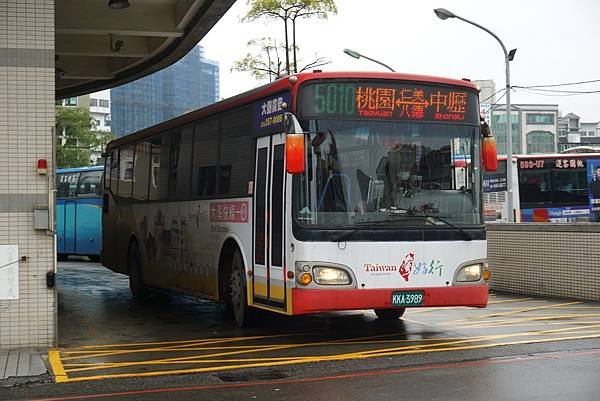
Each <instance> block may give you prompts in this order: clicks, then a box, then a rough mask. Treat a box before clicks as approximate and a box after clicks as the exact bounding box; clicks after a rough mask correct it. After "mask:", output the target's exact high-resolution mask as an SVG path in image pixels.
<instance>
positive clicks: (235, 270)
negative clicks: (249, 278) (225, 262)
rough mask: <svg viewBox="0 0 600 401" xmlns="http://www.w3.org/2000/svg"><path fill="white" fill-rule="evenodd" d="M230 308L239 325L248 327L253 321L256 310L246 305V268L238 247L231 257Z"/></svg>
mask: <svg viewBox="0 0 600 401" xmlns="http://www.w3.org/2000/svg"><path fill="white" fill-rule="evenodd" d="M230 282H231V309H232V312H233V317H234V319H235V322H236V323H237V325H238V326H239V327H248V326H250V325H252V323H253V322H254V318H255V314H256V311H254V310H253V308H251V307H250V306H248V294H247V289H246V288H247V287H246V269H245V268H244V262H243V260H242V254H241V253H240V251H239V250H238V249H236V250H235V251H234V253H233V257H232V258H231V280H230Z"/></svg>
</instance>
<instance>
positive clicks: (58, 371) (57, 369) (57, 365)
mask: <svg viewBox="0 0 600 401" xmlns="http://www.w3.org/2000/svg"><path fill="white" fill-rule="evenodd" d="M48 361H49V362H50V367H51V368H52V374H53V375H54V381H55V382H56V383H64V382H67V381H69V377H68V376H67V373H66V372H65V369H64V367H63V364H62V362H61V360H60V351H59V350H58V349H54V348H53V349H50V350H49V351H48Z"/></svg>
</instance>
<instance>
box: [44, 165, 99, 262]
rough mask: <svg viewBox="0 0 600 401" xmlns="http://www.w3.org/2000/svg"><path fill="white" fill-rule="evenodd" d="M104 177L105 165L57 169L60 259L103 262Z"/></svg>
mask: <svg viewBox="0 0 600 401" xmlns="http://www.w3.org/2000/svg"><path fill="white" fill-rule="evenodd" d="M102 174H103V167H102V166H95V167H78V168H65V169H58V170H56V188H57V193H56V236H57V245H56V246H57V250H56V251H57V254H58V260H65V259H66V258H67V257H68V256H69V255H86V256H88V257H89V258H90V259H91V260H93V261H99V260H100V251H101V249H102Z"/></svg>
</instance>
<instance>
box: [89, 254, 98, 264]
mask: <svg viewBox="0 0 600 401" xmlns="http://www.w3.org/2000/svg"><path fill="white" fill-rule="evenodd" d="M88 258H89V259H90V262H94V263H100V255H88Z"/></svg>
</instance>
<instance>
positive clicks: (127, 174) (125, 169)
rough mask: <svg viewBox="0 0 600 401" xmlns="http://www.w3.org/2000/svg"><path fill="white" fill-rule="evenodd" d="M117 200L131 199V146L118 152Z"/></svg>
mask: <svg viewBox="0 0 600 401" xmlns="http://www.w3.org/2000/svg"><path fill="white" fill-rule="evenodd" d="M119 156H120V157H119V165H120V168H119V188H118V190H117V195H118V197H119V198H131V188H132V184H133V145H130V146H127V147H125V148H122V149H121V150H120V152H119Z"/></svg>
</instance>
